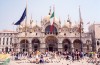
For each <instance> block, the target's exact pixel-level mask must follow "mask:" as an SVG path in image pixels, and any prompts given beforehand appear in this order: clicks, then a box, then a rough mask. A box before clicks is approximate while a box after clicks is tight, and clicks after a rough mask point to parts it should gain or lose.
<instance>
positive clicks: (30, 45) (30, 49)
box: [29, 43, 32, 52]
mask: <svg viewBox="0 0 100 65" xmlns="http://www.w3.org/2000/svg"><path fill="white" fill-rule="evenodd" d="M31 51H32V44H31V43H29V52H31Z"/></svg>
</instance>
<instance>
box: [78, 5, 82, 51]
mask: <svg viewBox="0 0 100 65" xmlns="http://www.w3.org/2000/svg"><path fill="white" fill-rule="evenodd" d="M79 17H80V26H79V27H80V31H79V32H80V41H81V42H80V43H81V51H83V48H82V47H83V44H82V40H81V38H82V36H81V32H82V31H81V29H82V25H81V24H82V18H81V11H80V6H79Z"/></svg>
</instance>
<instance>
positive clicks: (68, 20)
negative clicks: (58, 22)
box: [67, 14, 70, 22]
mask: <svg viewBox="0 0 100 65" xmlns="http://www.w3.org/2000/svg"><path fill="white" fill-rule="evenodd" d="M67 22H70V19H69V14H68V19H67Z"/></svg>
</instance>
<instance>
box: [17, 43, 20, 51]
mask: <svg viewBox="0 0 100 65" xmlns="http://www.w3.org/2000/svg"><path fill="white" fill-rule="evenodd" d="M17 51H18V52H20V51H21V50H20V43H18V44H17Z"/></svg>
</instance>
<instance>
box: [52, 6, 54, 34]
mask: <svg viewBox="0 0 100 65" xmlns="http://www.w3.org/2000/svg"><path fill="white" fill-rule="evenodd" d="M53 10H54V19H53V25H52V29H53V33H55V32H54V22H55V5H53Z"/></svg>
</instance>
